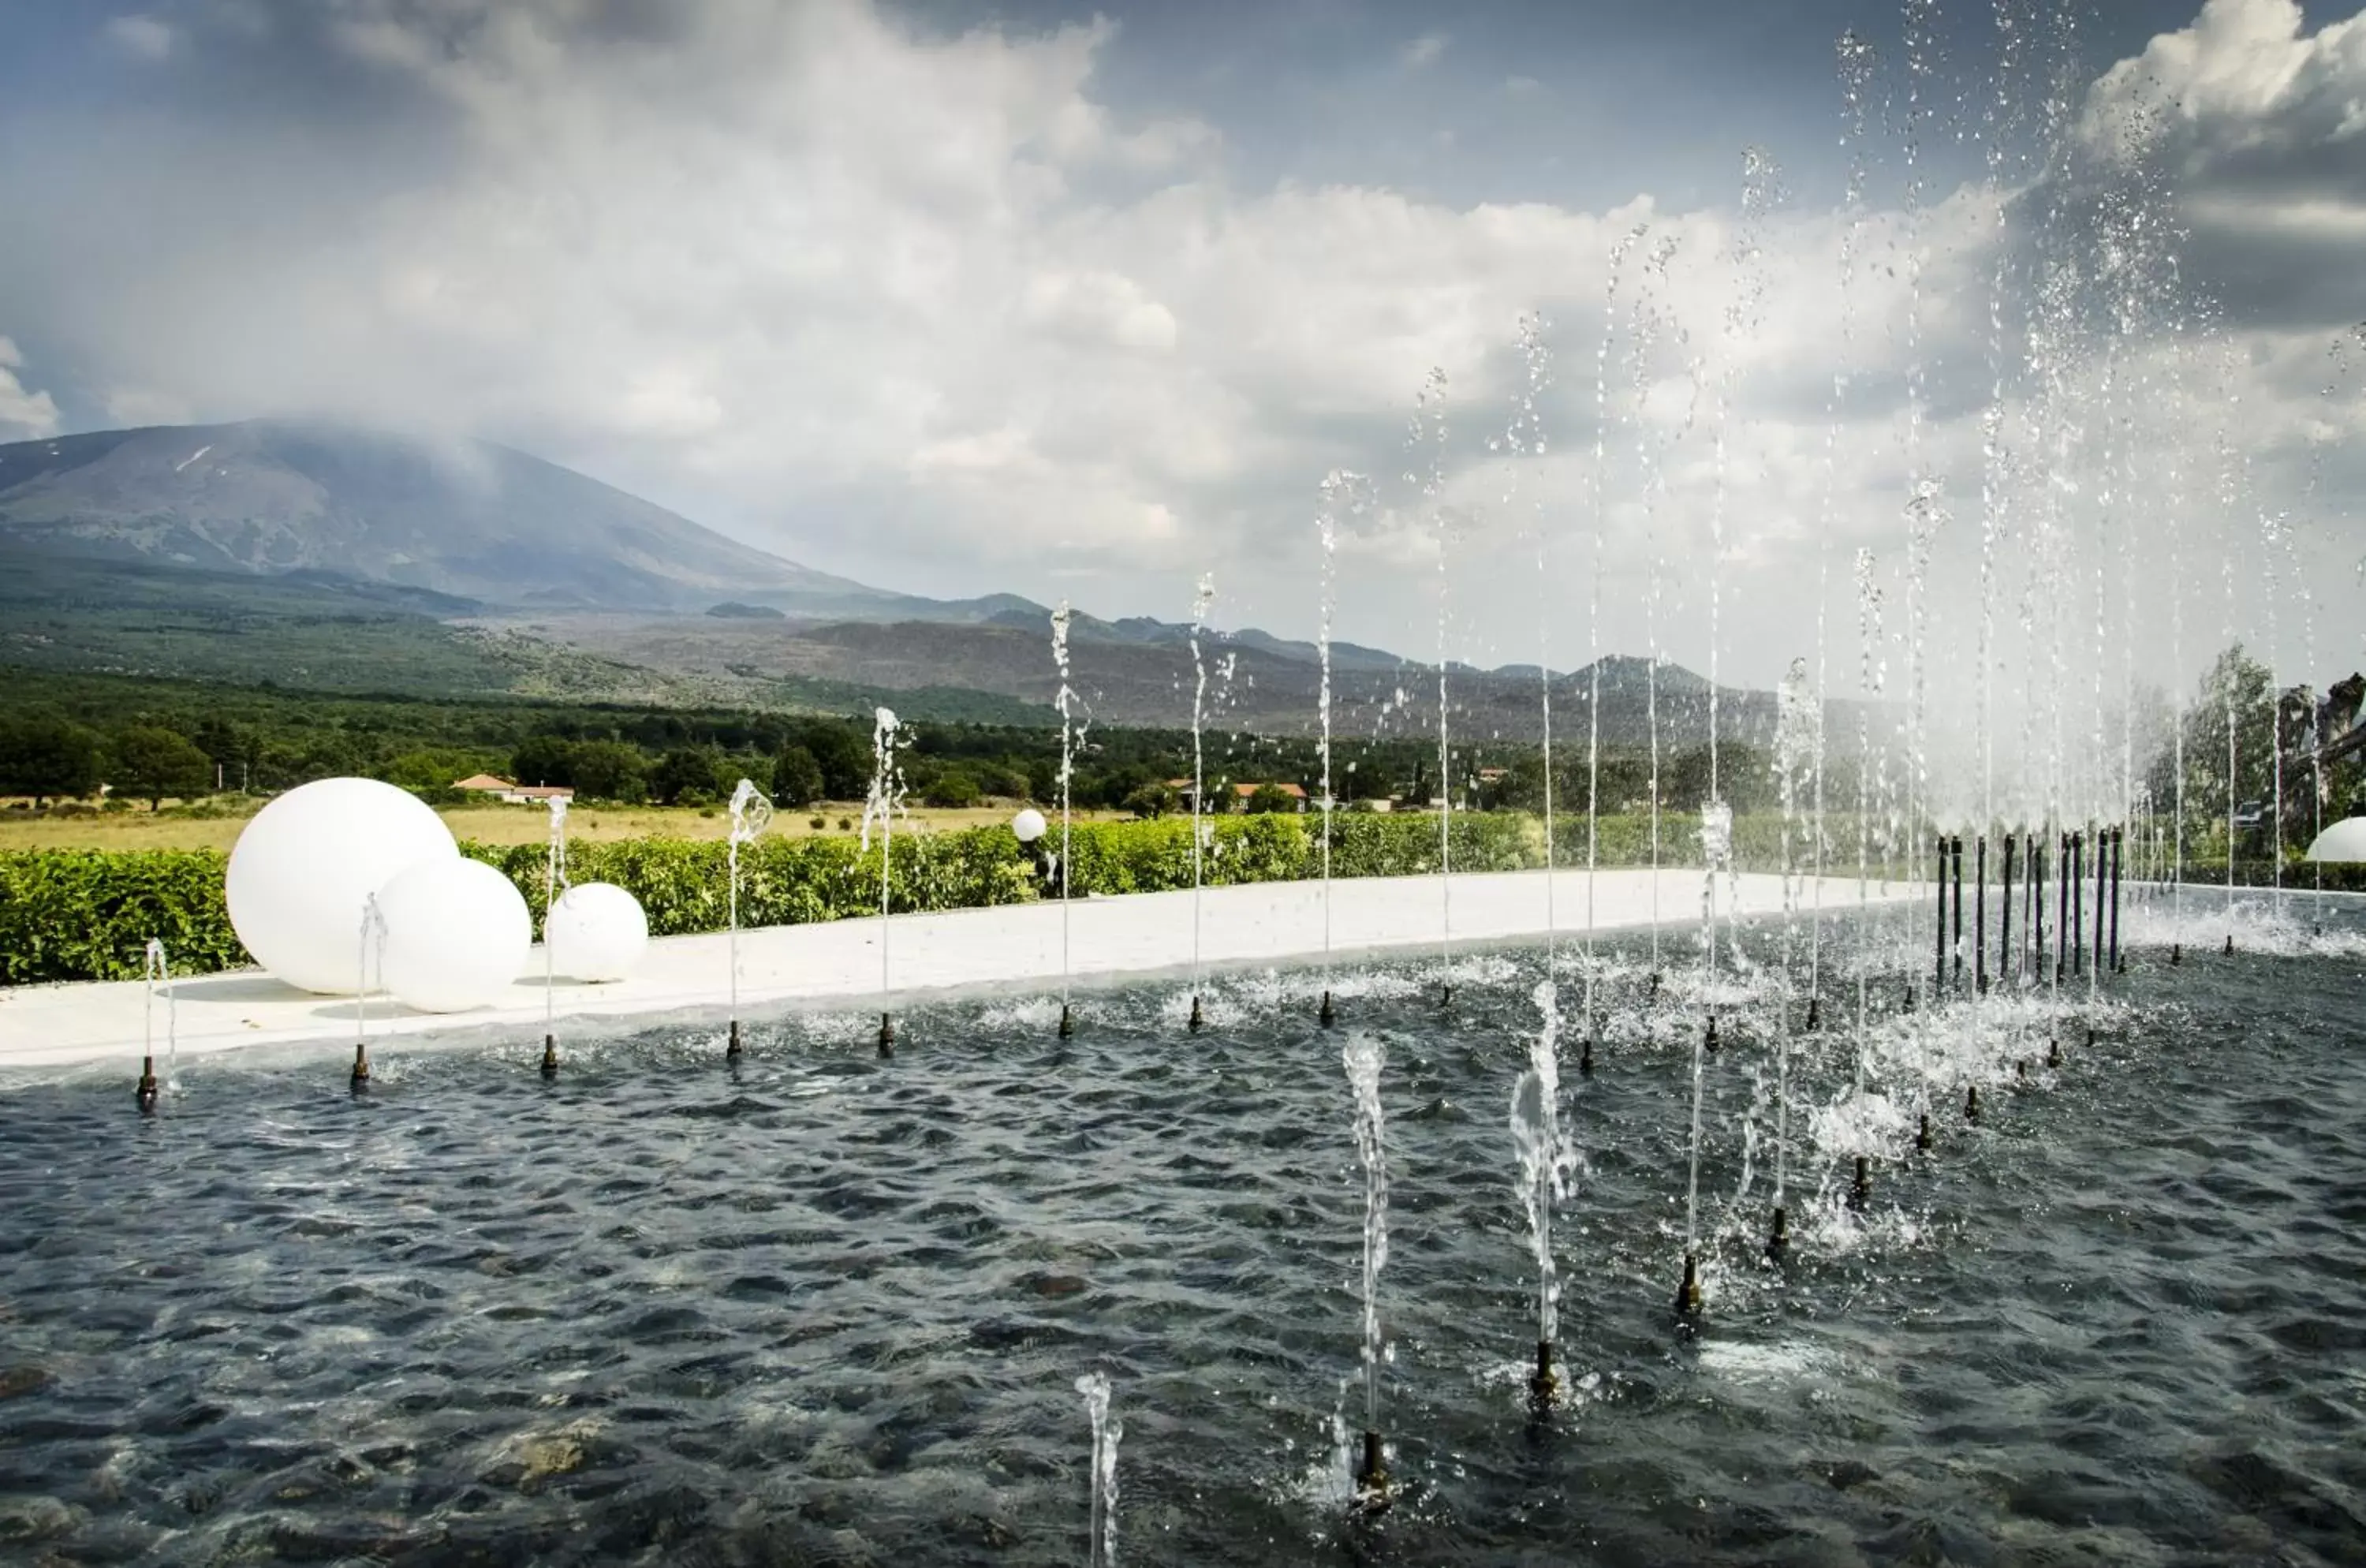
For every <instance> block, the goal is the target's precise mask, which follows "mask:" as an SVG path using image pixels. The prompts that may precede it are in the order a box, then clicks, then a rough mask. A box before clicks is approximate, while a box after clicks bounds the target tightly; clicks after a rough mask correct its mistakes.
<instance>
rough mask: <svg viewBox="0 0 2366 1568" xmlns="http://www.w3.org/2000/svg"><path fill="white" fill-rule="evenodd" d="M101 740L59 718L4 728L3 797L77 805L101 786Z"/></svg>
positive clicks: (0, 744) (0, 741) (0, 739)
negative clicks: (99, 784) (67, 802)
mask: <svg viewBox="0 0 2366 1568" xmlns="http://www.w3.org/2000/svg"><path fill="white" fill-rule="evenodd" d="M98 761H99V750H98V737H97V736H96V735H94V734H92V733H91V732H90V731H89V730H87V729H84V728H82V726H80V725H78V724H68V723H67V722H65V721H64V720H63V719H58V718H26V719H17V720H14V721H11V722H9V723H6V724H0V795H31V796H32V797H33V803H34V804H35V805H37V806H39V805H42V804H45V803H47V802H48V801H49V800H50V799H51V797H56V798H59V799H64V800H79V799H81V798H82V797H83V796H84V795H88V794H89V793H90V792H91V791H93V790H95V789H96V788H97V787H98V779H99V765H98Z"/></svg>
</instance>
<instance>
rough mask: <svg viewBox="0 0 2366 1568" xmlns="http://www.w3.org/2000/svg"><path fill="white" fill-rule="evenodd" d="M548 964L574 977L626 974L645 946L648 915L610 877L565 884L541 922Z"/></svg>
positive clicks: (608, 977)
mask: <svg viewBox="0 0 2366 1568" xmlns="http://www.w3.org/2000/svg"><path fill="white" fill-rule="evenodd" d="M542 940H543V941H545V942H548V943H549V944H550V966H551V969H552V970H553V971H554V972H555V973H557V974H560V975H565V976H570V977H571V978H574V979H577V980H591V981H594V982H597V981H602V980H624V979H629V978H630V977H631V976H632V973H633V971H634V970H635V969H637V968H638V967H639V966H640V962H641V954H642V953H645V952H647V951H648V945H649V918H648V916H647V915H646V914H643V913H642V912H641V901H640V900H639V899H637V898H636V897H633V896H632V895H631V894H629V893H627V892H625V890H624V889H623V888H621V887H619V886H616V885H615V884H614V883H613V882H585V883H580V884H579V885H577V886H573V887H570V888H569V889H568V890H567V891H566V892H564V893H561V894H560V895H559V896H558V903H556V904H553V905H552V906H551V907H550V918H549V919H546V920H545V921H543V923H542Z"/></svg>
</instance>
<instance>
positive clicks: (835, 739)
mask: <svg viewBox="0 0 2366 1568" xmlns="http://www.w3.org/2000/svg"><path fill="white" fill-rule="evenodd" d="M789 739H790V741H792V742H794V744H796V745H799V746H802V747H804V748H805V749H806V750H808V751H810V752H812V753H813V760H814V761H816V762H817V763H819V764H820V766H821V789H822V797H823V798H824V799H826V800H861V799H862V797H863V796H864V795H868V794H870V793H871V767H872V759H871V744H870V742H869V741H868V740H866V739H864V738H863V737H862V736H861V735H858V734H856V733H855V729H854V727H853V726H852V725H851V724H847V723H844V722H842V721H840V720H838V719H817V720H814V721H812V722H811V723H808V724H805V725H801V726H799V727H798V728H797V729H796V731H795V732H794V734H792V735H791V736H790V737H789Z"/></svg>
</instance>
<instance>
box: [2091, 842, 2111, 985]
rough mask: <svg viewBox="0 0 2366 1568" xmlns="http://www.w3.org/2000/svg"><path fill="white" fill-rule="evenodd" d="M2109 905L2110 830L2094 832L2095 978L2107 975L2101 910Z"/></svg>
mask: <svg viewBox="0 0 2366 1568" xmlns="http://www.w3.org/2000/svg"><path fill="white" fill-rule="evenodd" d="M2108 904H2111V828H2096V830H2094V972H2096V976H2103V975H2108V970H2106V967H2103V908H2106V906H2108Z"/></svg>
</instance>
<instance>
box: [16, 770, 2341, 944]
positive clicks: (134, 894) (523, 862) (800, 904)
mask: <svg viewBox="0 0 2366 1568" xmlns="http://www.w3.org/2000/svg"><path fill="white" fill-rule="evenodd" d="M1449 824H1450V825H1449V828H1448V831H1449V833H1450V834H1451V835H1452V850H1453V857H1454V865H1455V869H1456V870H1458V871H1512V870H1518V869H1522V868H1525V867H1533V866H1538V865H1541V864H1543V863H1544V858H1545V856H1544V841H1545V840H1544V830H1543V826H1542V824H1541V823H1540V822H1539V821H1538V819H1537V818H1533V817H1529V816H1527V815H1525V814H1521V813H1515V812H1487V813H1480V812H1473V813H1466V814H1461V815H1458V816H1456V817H1454V818H1450V819H1449ZM1202 827H1203V829H1205V830H1206V832H1207V835H1208V842H1207V844H1206V847H1205V849H1204V851H1203V853H1202V857H1201V861H1202V866H1203V870H1204V874H1205V876H1206V879H1207V882H1208V884H1209V885H1210V886H1228V885H1231V884H1235V883H1248V882H1276V881H1291V880H1298V879H1302V878H1308V877H1313V876H1316V875H1319V874H1321V872H1322V867H1323V827H1322V823H1321V821H1320V819H1319V818H1313V817H1299V816H1279V815H1277V816H1256V817H1225V818H1216V819H1214V820H1212V821H1209V822H1205V823H1203V824H1202ZM1661 828H1662V831H1661V856H1660V861H1661V863H1662V864H1663V865H1668V866H1681V865H1684V864H1686V863H1696V862H1697V857H1698V853H1699V835H1698V829H1697V825H1696V823H1695V822H1693V821H1692V820H1691V819H1689V818H1684V817H1679V816H1677V815H1675V814H1673V813H1671V814H1670V815H1669V816H1667V817H1666V818H1662V824H1661ZM1554 829H1555V831H1554V838H1555V840H1556V841H1557V845H1558V849H1559V863H1560V864H1561V865H1563V866H1565V867H1574V866H1578V865H1582V864H1583V863H1584V862H1585V844H1586V823H1585V819H1584V818H1583V816H1578V817H1562V818H1559V819H1558V820H1557V821H1556V822H1555V823H1554ZM1053 834H1054V847H1055V848H1056V839H1057V829H1056V828H1055V829H1053ZM1833 837H1834V840H1835V841H1834V842H1833V843H1832V844H1831V846H1830V848H1829V849H1828V851H1827V862H1826V863H1827V867H1828V870H1829V871H1830V873H1831V874H1835V875H1848V874H1853V871H1854V863H1855V848H1856V846H1855V841H1854V838H1853V821H1852V824H1851V827H1850V829H1849V832H1848V835H1847V836H1846V837H1845V838H1842V835H1841V834H1840V833H1838V832H1835V833H1834V835H1833ZM1736 838H1737V840H1738V843H1737V851H1738V853H1739V858H1740V860H1741V863H1742V864H1743V865H1745V866H1750V867H1754V868H1763V869H1772V868H1774V867H1776V866H1778V865H1779V864H1780V863H1781V856H1780V850H1779V844H1780V839H1781V821H1780V819H1779V818H1744V819H1743V820H1742V821H1741V823H1740V824H1739V825H1738V828H1737V832H1736ZM461 847H462V850H463V852H465V853H467V854H469V855H472V856H474V857H475V858H477V859H479V860H481V861H484V862H485V863H488V864H490V865H492V866H494V867H495V868H497V869H498V870H500V871H501V874H503V875H505V876H507V877H508V878H509V879H510V880H511V881H512V882H513V883H514V884H515V885H516V886H517V887H518V890H519V891H520V892H522V893H523V894H524V895H525V899H526V903H527V906H528V907H529V908H531V909H532V910H533V911H534V915H535V921H536V923H537V925H538V924H539V922H540V920H541V918H542V911H543V876H544V862H545V851H544V850H543V847H542V846H541V845H539V844H528V845H521V846H518V847H516V848H494V847H490V846H487V845H483V844H473V843H471V844H464V845H462V846H461ZM1597 849H1598V855H1599V860H1598V863H1600V864H1602V865H1604V866H1618V865H1639V864H1647V863H1650V852H1651V850H1650V829H1649V823H1648V819H1646V818H1640V817H1633V816H1622V817H1606V818H1602V819H1601V821H1600V823H1599V828H1598V844H1597ZM1795 850H1796V852H1797V853H1799V855H1800V857H1801V858H1802V859H1803V860H1804V859H1805V858H1806V847H1805V845H1804V844H1795ZM728 855H729V851H728V848H727V846H726V845H724V844H722V843H718V842H712V841H692V840H682V839H633V840H620V841H616V842H610V843H594V842H579V843H576V844H575V845H573V846H572V847H571V848H570V850H569V874H570V878H571V880H573V881H576V882H613V883H615V884H617V885H618V886H622V887H625V888H626V889H627V890H629V891H630V892H631V893H632V894H633V895H634V897H637V898H638V899H639V900H640V901H641V907H642V908H644V909H646V910H647V911H648V918H649V930H650V931H652V932H653V933H655V934H657V935H660V936H671V935H678V934H682V933H685V932H692V931H720V930H722V929H723V927H724V926H725V925H726V924H727V922H728V919H729V891H728V888H729V881H728V876H727V863H728ZM880 856H881V850H880V846H879V844H878V843H877V842H875V841H874V842H873V845H872V847H871V848H870V849H869V850H867V851H866V850H864V849H863V848H862V845H861V844H860V842H859V841H858V840H854V839H852V838H846V837H835V838H822V837H817V838H805V839H764V840H759V841H758V842H756V843H754V844H752V845H749V846H748V847H746V848H745V849H743V850H742V851H741V852H740V888H739V918H740V920H741V923H742V924H745V925H748V926H751V927H753V926H772V925H798V924H804V923H806V922H810V921H815V920H835V919H847V918H849V917H852V916H860V915H865V914H872V913H875V912H877V910H878V908H879V867H880ZM1071 858H1072V870H1071V887H1072V889H1073V890H1074V891H1075V892H1076V894H1077V895H1079V896H1082V895H1086V894H1093V893H1103V894H1119V893H1155V892H1164V891H1169V890H1173V889H1177V888H1186V887H1189V886H1191V823H1190V821H1189V818H1165V819H1161V820H1157V821H1149V822H1104V823H1091V824H1087V825H1084V826H1080V827H1078V828H1077V829H1076V830H1075V836H1074V842H1073V846H1072V852H1071ZM1966 859H1967V861H1968V859H1969V857H1968V856H1967V857H1966ZM1437 860H1438V843H1437V818H1435V817H1433V816H1428V815H1425V814H1418V815H1417V814H1407V815H1403V816H1394V815H1377V814H1375V815H1365V814H1361V813H1353V814H1342V815H1340V816H1338V817H1335V818H1333V821H1332V828H1331V870H1332V873H1333V874H1335V875H1337V876H1343V877H1358V876H1415V875H1422V874H1427V873H1431V872H1435V871H1436V870H1437ZM227 864H228V857H227V856H225V855H224V854H223V853H222V852H220V851H218V850H145V851H135V852H124V851H102V850H36V851H23V852H6V853H0V986H21V985H28V984H32V983H35V982H39V981H53V980H124V979H136V978H138V977H139V975H140V959H141V950H142V948H143V947H144V946H145V944H146V942H147V941H148V939H149V938H151V937H161V938H163V942H164V944H165V947H166V948H167V950H168V951H169V952H170V953H171V954H172V959H173V968H174V971H175V973H176V974H183V975H187V974H202V973H209V972H211V971H214V970H219V969H230V968H236V967H239V966H241V965H242V964H248V963H250V962H252V961H251V960H250V959H249V958H248V957H247V955H246V953H245V951H244V949H243V948H242V947H241V946H240V944H239V941H238V938H237V936H236V934H235V933H233V932H232V931H231V926H230V913H229V909H228V908H227V907H226V906H225V904H224V902H223V897H222V874H223V872H224V870H225V868H226V866H227ZM892 864H893V874H892V876H891V878H890V881H889V886H888V906H889V908H892V909H894V910H896V912H898V913H903V912H908V911H913V910H927V909H956V908H984V907H987V906H991V905H998V904H1016V903H1023V902H1025V901H1027V900H1029V899H1031V898H1035V897H1040V896H1041V894H1042V888H1041V887H1040V886H1038V883H1037V880H1036V877H1035V875H1034V874H1033V872H1032V869H1031V867H1030V866H1029V864H1028V863H1027V861H1026V859H1025V857H1024V856H1022V854H1021V853H1020V848H1019V844H1018V840H1015V839H1013V838H1012V837H1011V834H1010V830H1009V829H1008V828H1003V827H992V828H975V829H966V830H963V831H960V832H950V833H899V834H898V835H896V841H895V855H894V858H893V862H892ZM1897 869H1898V871H1899V872H1901V873H1902V872H1903V870H1904V868H1903V867H1902V866H1900V867H1898V868H1897ZM1968 869H1969V867H1968V865H1967V866H1966V870H1968ZM2311 869H2312V868H2305V867H2302V868H2295V869H2294V870H2292V871H2288V872H2287V874H2286V886H2304V885H2313V883H2314V877H2313V875H2312V874H2311ZM1991 870H1992V872H1993V870H1994V868H1991ZM2269 870H2270V868H2269V866H2268V865H2267V864H2266V863H2264V862H2263V863H2259V864H2258V865H2257V866H2256V867H2254V866H2251V865H2248V864H2246V865H2245V866H2243V867H2242V868H2241V872H2242V873H2245V874H2246V875H2245V876H2244V877H2243V879H2244V880H2247V881H2248V880H2253V879H2254V878H2253V877H2252V876H2250V875H2248V874H2249V873H2254V872H2256V880H2258V881H2265V880H2266V878H2267V874H2268V873H2269ZM2357 870H2358V868H2351V867H2340V868H2334V867H2327V871H2328V872H2335V871H2338V872H2339V873H2340V874H2339V875H2329V876H2328V877H2327V886H2329V887H2358V886H2361V885H2366V876H2360V875H2359V874H2356V873H2357ZM2190 874H2191V876H2192V878H2193V880H2194V881H2196V882H2206V881H2207V880H2208V874H2207V873H2206V871H2205V870H2204V869H2203V868H2202V867H2199V866H2195V867H2192V868H2191V871H2190Z"/></svg>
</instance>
